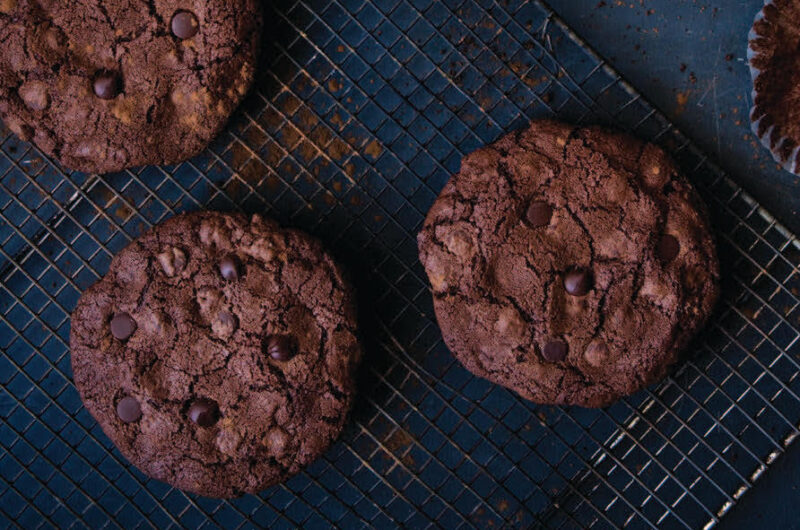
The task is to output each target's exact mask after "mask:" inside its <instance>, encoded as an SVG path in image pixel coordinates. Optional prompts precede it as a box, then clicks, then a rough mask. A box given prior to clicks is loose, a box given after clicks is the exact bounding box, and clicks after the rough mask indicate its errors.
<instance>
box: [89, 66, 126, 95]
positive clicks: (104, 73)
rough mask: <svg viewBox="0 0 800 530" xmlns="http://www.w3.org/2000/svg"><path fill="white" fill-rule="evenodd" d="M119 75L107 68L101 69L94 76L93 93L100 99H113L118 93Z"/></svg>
mask: <svg viewBox="0 0 800 530" xmlns="http://www.w3.org/2000/svg"><path fill="white" fill-rule="evenodd" d="M119 88H120V82H119V76H118V75H117V74H116V73H115V72H111V71H109V70H101V71H100V72H98V73H97V75H96V76H95V77H94V94H95V95H96V96H97V97H99V98H100V99H114V98H115V97H117V96H118V95H119Z"/></svg>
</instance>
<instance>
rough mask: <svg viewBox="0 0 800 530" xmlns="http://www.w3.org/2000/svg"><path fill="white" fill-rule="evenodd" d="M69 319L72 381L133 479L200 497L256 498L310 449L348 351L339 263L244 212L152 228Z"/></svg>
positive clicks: (338, 386)
mask: <svg viewBox="0 0 800 530" xmlns="http://www.w3.org/2000/svg"><path fill="white" fill-rule="evenodd" d="M71 324H72V330H71V335H70V346H71V355H72V369H73V377H74V380H75V384H76V385H77V387H78V390H79V392H80V394H81V397H82V399H83V402H84V405H85V406H86V408H87V409H88V410H89V412H90V413H91V414H92V415H93V416H94V417H95V419H96V420H97V421H98V423H99V424H100V426H101V427H102V428H103V431H104V432H105V433H106V435H108V437H109V438H111V440H112V441H113V442H114V443H115V444H116V445H117V447H118V448H119V449H120V451H121V452H122V453H123V455H125V457H126V458H128V459H129V460H130V461H131V462H132V463H133V464H134V465H136V466H137V467H139V469H141V470H142V471H143V472H144V473H146V474H147V475H149V476H151V477H154V478H157V479H159V480H163V481H165V482H168V483H169V484H171V485H173V486H176V487H178V488H181V489H184V490H188V491H192V492H195V493H198V494H201V495H206V496H211V497H230V496H234V495H238V494H241V493H245V492H247V493H252V492H257V491H259V490H262V489H264V488H265V487H267V486H269V485H272V484H274V483H276V482H279V481H281V480H283V479H285V478H286V477H288V476H289V475H292V474H294V473H296V472H298V471H299V470H300V469H301V468H302V467H303V466H304V465H306V464H308V463H310V462H311V461H312V460H314V459H315V458H316V457H318V456H319V455H320V454H321V453H322V452H324V451H325V450H326V448H327V447H328V446H329V445H330V443H331V442H332V441H333V440H334V439H335V438H336V437H337V436H338V435H339V433H340V431H341V429H342V427H343V425H344V422H345V419H346V416H347V412H348V411H349V409H350V405H351V402H352V398H353V394H354V390H355V388H354V381H353V378H354V375H355V374H354V372H355V369H356V365H357V363H358V361H359V359H360V356H361V350H360V347H359V344H358V341H357V338H356V316H355V310H354V303H353V298H352V294H351V291H350V289H349V287H348V285H347V283H346V282H345V280H344V279H343V278H342V274H341V273H340V270H339V268H338V267H337V266H336V264H335V263H334V262H333V261H332V259H331V258H330V257H329V256H328V255H327V254H326V253H325V252H324V250H323V249H322V247H321V245H320V244H319V243H318V242H317V241H316V240H314V239H312V238H310V237H309V236H307V235H305V234H303V233H301V232H298V231H295V230H286V229H281V228H279V227H278V226H277V224H275V223H274V222H272V221H268V220H264V219H262V218H260V217H258V216H253V217H252V218H247V217H245V216H243V215H228V214H221V213H213V212H205V213H194V214H188V215H182V216H178V217H174V218H172V219H170V220H168V221H166V222H164V223H162V224H160V225H158V226H156V227H154V228H153V229H151V230H150V231H148V232H147V233H145V234H144V235H143V236H142V237H140V238H139V239H137V240H135V241H134V242H132V243H131V244H130V245H129V246H128V247H126V248H125V249H124V250H123V251H122V252H120V253H119V254H118V255H117V256H116V257H115V258H114V259H113V260H112V262H111V266H110V269H109V271H108V273H107V274H106V275H105V277H104V278H103V279H102V280H100V281H99V282H97V283H96V284H95V285H93V286H92V287H90V288H89V289H88V290H87V291H86V292H85V293H84V294H83V296H82V297H81V299H80V301H79V302H78V305H77V308H76V309H75V311H74V313H73V315H72V321H71Z"/></svg>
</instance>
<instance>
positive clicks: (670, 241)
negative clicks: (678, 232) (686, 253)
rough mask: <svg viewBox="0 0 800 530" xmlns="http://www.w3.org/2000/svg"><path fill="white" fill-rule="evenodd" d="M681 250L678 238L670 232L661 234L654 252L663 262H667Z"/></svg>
mask: <svg viewBox="0 0 800 530" xmlns="http://www.w3.org/2000/svg"><path fill="white" fill-rule="evenodd" d="M680 250H681V245H680V243H678V238H676V237H675V236H673V235H672V234H664V235H663V236H661V241H659V242H658V247H656V253H657V254H658V257H659V259H661V261H663V262H664V263H669V262H670V261H672V260H674V259H675V258H676V257H677V256H678V252H680Z"/></svg>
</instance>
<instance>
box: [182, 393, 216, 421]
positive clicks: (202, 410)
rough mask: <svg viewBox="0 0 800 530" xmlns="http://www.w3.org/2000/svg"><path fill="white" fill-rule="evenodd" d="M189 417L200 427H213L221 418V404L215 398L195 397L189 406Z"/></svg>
mask: <svg viewBox="0 0 800 530" xmlns="http://www.w3.org/2000/svg"><path fill="white" fill-rule="evenodd" d="M189 419H190V420H192V421H193V422H194V423H196V424H197V425H199V426H200V427H211V426H212V425H214V424H215V423H217V420H219V405H217V402H216V401H214V400H213V399H207V398H199V399H195V400H194V401H193V402H192V405H191V406H190V407H189Z"/></svg>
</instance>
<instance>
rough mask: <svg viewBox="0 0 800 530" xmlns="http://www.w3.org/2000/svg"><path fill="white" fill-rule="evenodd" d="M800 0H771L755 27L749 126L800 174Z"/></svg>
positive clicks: (752, 32)
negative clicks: (799, 104) (798, 104)
mask: <svg viewBox="0 0 800 530" xmlns="http://www.w3.org/2000/svg"><path fill="white" fill-rule="evenodd" d="M798 25H800V0H767V1H765V2H764V8H763V9H762V10H761V11H759V12H758V14H757V15H756V18H755V21H754V22H753V27H752V28H751V29H750V35H749V44H748V48H747V58H748V64H749V65H750V74H751V76H752V78H753V108H752V109H751V111H750V125H751V127H752V129H753V132H754V133H755V135H756V136H758V138H759V140H761V143H762V144H763V145H764V146H765V147H766V148H767V149H769V150H770V153H771V154H772V157H773V158H774V159H775V161H776V162H778V163H780V164H781V165H782V166H783V167H784V168H785V169H786V170H787V171H791V172H792V173H796V174H800V112H798V115H797V116H795V109H796V108H797V107H796V100H797V85H798V79H795V75H797V68H796V66H797V65H798V64H800V52H798V47H799V46H800V32H798V30H797V28H798Z"/></svg>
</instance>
